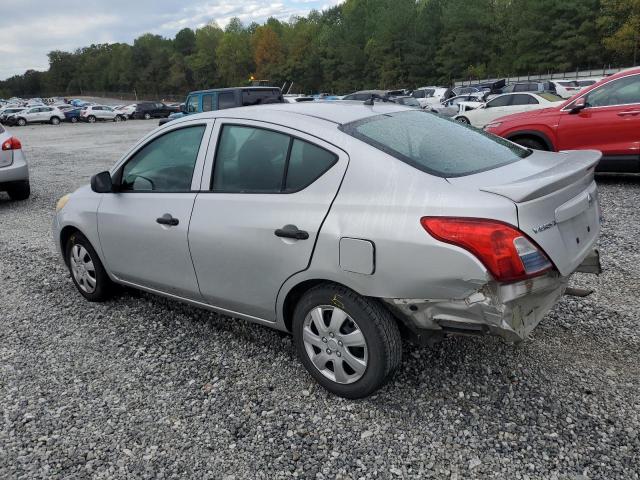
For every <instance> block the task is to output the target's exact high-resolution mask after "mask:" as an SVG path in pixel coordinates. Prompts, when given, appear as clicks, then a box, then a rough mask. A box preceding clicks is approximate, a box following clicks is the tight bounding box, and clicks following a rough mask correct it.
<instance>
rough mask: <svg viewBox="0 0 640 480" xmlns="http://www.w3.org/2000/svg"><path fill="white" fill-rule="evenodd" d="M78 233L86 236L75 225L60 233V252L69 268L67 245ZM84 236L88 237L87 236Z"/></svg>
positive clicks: (66, 227)
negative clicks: (72, 236)
mask: <svg viewBox="0 0 640 480" xmlns="http://www.w3.org/2000/svg"><path fill="white" fill-rule="evenodd" d="M76 232H78V233H80V234H82V235H84V233H82V231H81V230H80V229H79V228H78V227H76V226H74V225H67V226H65V227H64V228H63V229H62V230H61V231H60V251H61V252H62V259H63V260H64V263H65V264H66V265H67V266H68V265H69V264H68V263H67V255H66V253H65V249H66V245H67V242H68V241H69V239H70V238H71V235H73V234H74V233H76ZM84 236H85V237H86V235H84Z"/></svg>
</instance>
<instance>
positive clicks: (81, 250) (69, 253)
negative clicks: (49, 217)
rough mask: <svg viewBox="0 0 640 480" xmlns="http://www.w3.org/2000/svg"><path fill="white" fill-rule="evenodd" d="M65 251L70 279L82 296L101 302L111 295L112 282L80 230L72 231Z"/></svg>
mask: <svg viewBox="0 0 640 480" xmlns="http://www.w3.org/2000/svg"><path fill="white" fill-rule="evenodd" d="M65 252H66V261H67V266H68V267H69V271H70V272H71V279H72V280H73V283H74V284H75V286H76V288H77V289H78V291H79V292H80V293H81V294H82V296H83V297H84V298H86V299H87V300H89V301H91V302H101V301H104V300H107V299H108V298H109V297H111V295H112V293H113V282H112V281H111V279H110V278H109V276H108V275H107V272H106V271H105V269H104V267H103V266H102V262H101V261H100V258H98V254H97V253H96V251H95V250H94V248H93V246H92V245H91V243H90V242H89V240H87V237H85V236H84V235H82V234H81V233H80V232H75V233H73V234H72V235H71V237H70V238H69V241H68V242H67V245H66V250H65Z"/></svg>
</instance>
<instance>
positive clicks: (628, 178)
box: [596, 173, 640, 185]
mask: <svg viewBox="0 0 640 480" xmlns="http://www.w3.org/2000/svg"><path fill="white" fill-rule="evenodd" d="M596 183H598V184H603V185H614V184H622V185H625V184H626V185H640V174H637V173H598V174H596Z"/></svg>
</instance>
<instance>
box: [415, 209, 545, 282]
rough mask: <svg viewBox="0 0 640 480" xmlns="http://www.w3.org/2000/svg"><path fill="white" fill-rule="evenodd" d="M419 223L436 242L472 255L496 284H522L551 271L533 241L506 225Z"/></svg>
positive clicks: (457, 220) (451, 220)
mask: <svg viewBox="0 0 640 480" xmlns="http://www.w3.org/2000/svg"><path fill="white" fill-rule="evenodd" d="M420 223H421V224H422V226H423V227H424V229H425V230H426V231H427V232H428V233H429V234H430V235H431V236H432V237H433V238H435V239H436V240H440V241H441V242H445V243H450V244H452V245H456V246H458V247H460V248H464V249H465V250H467V251H469V252H471V253H472V254H473V255H475V256H476V257H477V258H478V260H480V261H481V262H482V263H483V265H484V266H485V267H486V268H487V270H489V272H490V273H491V275H492V276H493V277H494V278H495V279H496V280H497V281H499V282H513V281H517V280H524V279H526V278H530V277H534V276H536V275H540V274H542V273H544V272H546V271H547V270H550V269H551V268H552V267H553V264H552V263H551V261H550V260H549V258H548V257H547V256H546V255H545V254H544V252H543V251H542V250H541V249H540V248H539V247H538V246H536V245H535V244H534V243H533V241H532V240H530V239H529V238H528V237H527V236H526V235H525V234H524V233H522V232H521V231H520V230H518V229H517V228H515V227H513V226H511V225H509V224H507V223H503V222H499V221H497V220H488V219H484V218H465V217H422V218H421V219H420Z"/></svg>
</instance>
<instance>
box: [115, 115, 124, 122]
mask: <svg viewBox="0 0 640 480" xmlns="http://www.w3.org/2000/svg"><path fill="white" fill-rule="evenodd" d="M113 121H114V122H121V121H122V117H121V116H120V115H116V116H115V117H113Z"/></svg>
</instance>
